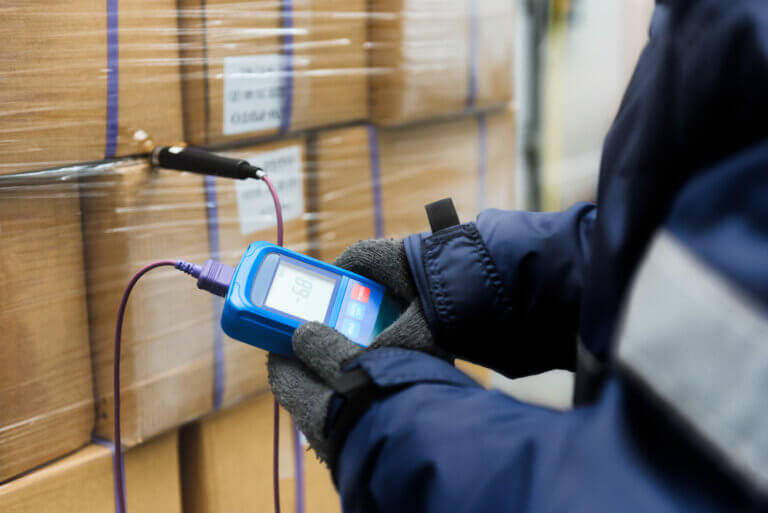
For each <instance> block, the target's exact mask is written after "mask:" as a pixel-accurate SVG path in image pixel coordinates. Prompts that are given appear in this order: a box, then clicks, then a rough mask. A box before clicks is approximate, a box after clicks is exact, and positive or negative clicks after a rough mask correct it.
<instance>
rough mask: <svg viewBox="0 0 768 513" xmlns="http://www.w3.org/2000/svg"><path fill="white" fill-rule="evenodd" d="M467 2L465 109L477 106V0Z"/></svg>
mask: <svg viewBox="0 0 768 513" xmlns="http://www.w3.org/2000/svg"><path fill="white" fill-rule="evenodd" d="M467 1H468V2H469V52H467V53H468V56H469V74H468V76H467V78H468V80H469V84H468V87H467V110H472V109H474V108H475V107H476V106H477V23H478V22H477V0H467Z"/></svg>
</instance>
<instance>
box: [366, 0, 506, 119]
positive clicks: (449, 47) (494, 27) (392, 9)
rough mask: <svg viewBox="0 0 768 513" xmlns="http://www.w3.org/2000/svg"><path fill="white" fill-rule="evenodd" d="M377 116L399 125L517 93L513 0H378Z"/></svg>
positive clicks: (373, 37) (374, 37) (374, 53)
mask: <svg viewBox="0 0 768 513" xmlns="http://www.w3.org/2000/svg"><path fill="white" fill-rule="evenodd" d="M370 8H371V17H370V29H369V38H370V43H371V54H370V55H371V58H370V61H371V119H372V121H373V122H374V123H376V124H380V125H393V124H403V123H408V122H413V121H417V120H423V119H431V118H436V117H442V116H447V115H452V114H456V113H460V112H463V111H466V110H475V109H486V108H489V107H494V106H496V107H498V106H502V105H504V104H506V103H507V102H509V101H510V100H511V98H512V80H511V77H512V73H511V69H512V56H513V44H512V43H513V39H512V38H513V34H514V32H513V30H512V27H513V25H514V19H513V2H509V1H507V0H372V1H371V4H370Z"/></svg>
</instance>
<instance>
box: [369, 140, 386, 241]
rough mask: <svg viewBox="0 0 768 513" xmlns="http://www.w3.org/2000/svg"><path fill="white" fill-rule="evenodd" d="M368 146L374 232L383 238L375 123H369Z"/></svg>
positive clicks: (377, 142) (379, 164) (379, 171)
mask: <svg viewBox="0 0 768 513" xmlns="http://www.w3.org/2000/svg"><path fill="white" fill-rule="evenodd" d="M368 147H369V148H370V152H371V188H372V189H373V214H374V233H375V236H376V237H377V238H381V237H384V214H383V212H382V204H381V163H380V162H379V138H378V136H377V135H376V128H375V127H374V126H373V125H368Z"/></svg>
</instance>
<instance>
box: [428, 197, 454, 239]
mask: <svg viewBox="0 0 768 513" xmlns="http://www.w3.org/2000/svg"><path fill="white" fill-rule="evenodd" d="M424 208H425V209H426V211H427V219H429V226H430V228H432V233H437V232H439V231H440V230H444V229H446V228H450V227H451V226H456V225H458V224H459V215H458V214H457V213H456V207H455V206H454V205H453V200H452V199H451V198H445V199H441V200H439V201H435V202H434V203H430V204H429V205H426V206H424Z"/></svg>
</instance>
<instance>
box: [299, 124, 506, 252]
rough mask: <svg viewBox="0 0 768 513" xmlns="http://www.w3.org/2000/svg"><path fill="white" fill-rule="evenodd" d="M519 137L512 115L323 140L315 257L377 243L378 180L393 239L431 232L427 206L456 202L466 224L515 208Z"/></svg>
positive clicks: (328, 135)
mask: <svg viewBox="0 0 768 513" xmlns="http://www.w3.org/2000/svg"><path fill="white" fill-rule="evenodd" d="M514 134H515V118H514V113H513V112H511V111H508V110H503V111H498V112H494V113H489V114H483V115H472V116H466V117H463V118H459V119H456V120H451V121H441V122H436V123H425V124H420V125H414V126H409V127H402V128H396V129H387V128H377V129H375V130H371V129H369V128H367V127H356V128H348V129H339V130H329V131H325V132H321V133H320V134H318V136H317V138H316V140H315V144H314V146H315V149H314V151H313V153H312V154H313V164H312V167H313V170H314V175H315V178H314V179H315V181H316V182H317V191H318V194H317V199H316V202H317V213H316V214H315V215H314V216H313V217H314V218H315V219H316V226H315V227H314V231H315V232H316V233H317V239H316V241H314V243H313V249H314V251H315V253H316V254H317V255H318V256H319V257H320V258H322V259H323V260H326V261H329V262H332V261H333V260H334V259H335V258H336V257H337V256H338V255H339V254H340V253H341V252H342V251H343V250H344V249H345V248H346V247H347V246H348V245H350V244H352V243H354V242H356V241H358V240H362V239H368V238H372V237H375V236H376V225H377V219H376V216H377V212H376V209H375V208H374V204H375V203H374V202H375V199H374V198H375V191H376V187H375V186H374V184H373V176H374V175H375V174H376V173H378V187H379V189H378V190H379V191H380V197H381V211H380V214H379V215H380V217H381V219H380V221H379V222H380V223H381V226H382V230H383V231H382V233H383V235H384V236H386V237H395V238H402V237H405V236H407V235H410V234H412V233H417V232H421V231H425V230H429V223H428V221H427V216H426V214H425V211H424V205H425V204H427V203H430V202H432V201H436V200H439V199H442V198H445V197H452V198H453V200H454V204H455V205H456V208H457V211H458V213H459V218H460V219H461V221H462V222H467V221H471V220H474V218H475V217H476V216H477V213H478V212H479V211H480V210H482V209H483V208H487V207H497V208H511V207H512V206H513V199H514V147H515V143H514ZM376 155H378V159H376V158H375V157H376ZM376 162H378V168H377V169H376V166H375V163H376Z"/></svg>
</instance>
